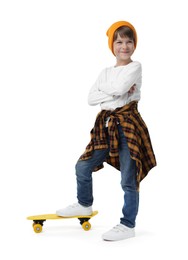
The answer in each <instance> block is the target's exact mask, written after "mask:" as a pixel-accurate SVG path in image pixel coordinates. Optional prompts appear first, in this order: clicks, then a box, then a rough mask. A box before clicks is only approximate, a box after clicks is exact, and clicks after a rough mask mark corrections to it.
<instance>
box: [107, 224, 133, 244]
mask: <svg viewBox="0 0 188 260" xmlns="http://www.w3.org/2000/svg"><path fill="white" fill-rule="evenodd" d="M134 236H135V230H134V228H129V227H127V226H125V225H123V224H118V225H117V226H115V227H114V228H112V229H111V230H109V231H108V232H106V233H104V234H103V235H102V239H103V240H106V241H118V240H123V239H127V238H131V237H134Z"/></svg>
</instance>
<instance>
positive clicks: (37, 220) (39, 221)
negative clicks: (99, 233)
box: [27, 211, 98, 233]
mask: <svg viewBox="0 0 188 260" xmlns="http://www.w3.org/2000/svg"><path fill="white" fill-rule="evenodd" d="M97 214H98V211H93V213H92V214H91V215H89V216H73V217H59V216H57V215H56V214H44V215H35V216H30V217H27V219H29V220H33V230H34V232H35V233H40V232H42V227H43V223H44V221H46V220H47V219H51V220H52V219H69V218H77V219H78V220H79V221H80V225H81V226H82V228H83V229H84V230H85V231H88V230H90V228H91V224H90V223H89V220H90V218H92V217H94V216H95V215H97Z"/></svg>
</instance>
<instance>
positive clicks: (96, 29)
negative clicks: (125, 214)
mask: <svg viewBox="0 0 188 260" xmlns="http://www.w3.org/2000/svg"><path fill="white" fill-rule="evenodd" d="M118 20H127V21H129V22H131V23H132V24H133V25H134V26H135V28H136V30H137V33H138V47H137V49H136V51H135V53H134V55H133V59H134V60H138V61H140V62H141V63H142V66H143V85H142V99H141V101H140V103H139V110H140V112H141V114H142V116H143V118H144V120H145V121H146V123H147V125H148V128H149V131H150V135H151V139H152V143H153V148H154V151H155V154H156V158H157V162H158V166H157V167H155V168H154V169H153V170H152V171H151V172H150V173H149V175H148V177H147V178H146V179H145V180H144V181H143V182H142V184H141V192H140V209H139V214H138V218H137V226H136V232H137V236H136V238H134V239H130V240H127V241H120V242H115V243H108V242H104V241H102V240H101V235H102V233H103V232H106V231H107V230H108V229H109V228H111V227H112V226H114V225H116V224H117V223H118V222H119V218H120V216H121V207H122V205H123V193H122V191H121V188H120V176H119V172H118V171H115V170H114V169H112V168H110V167H109V166H108V165H105V168H104V169H103V170H101V171H99V172H97V173H95V175H94V196H95V201H94V206H93V207H94V209H97V210H99V214H98V215H97V216H96V217H95V218H93V219H92V220H91V224H92V230H90V231H88V232H85V231H83V230H82V229H81V227H80V225H79V223H78V222H77V220H75V219H74V220H66V221H51V222H50V221H48V222H46V223H45V225H44V232H43V233H41V234H35V233H34V232H33V230H32V226H31V224H32V223H31V221H28V220H26V217H27V216H29V215H34V214H43V213H54V212H55V211H56V209H59V208H61V207H64V206H66V205H67V204H69V203H72V202H75V200H76V199H75V198H76V182H75V175H74V172H75V171H74V166H75V163H76V161H77V159H78V157H79V156H80V155H81V153H82V152H83V151H84V149H85V146H86V144H87V143H88V141H89V137H90V136H89V131H90V129H91V128H92V126H93V122H94V120H95V116H96V113H97V112H98V111H99V110H100V107H89V106H88V104H87V95H88V91H89V89H90V87H91V86H92V84H93V83H94V81H95V80H96V77H97V76H98V74H99V72H100V71H101V70H102V69H103V68H104V67H106V66H111V65H113V64H114V63H115V59H114V56H113V55H112V54H111V52H110V50H109V49H108V45H107V37H106V35H105V33H106V30H107V29H108V27H109V26H110V25H111V24H112V23H114V22H116V21H118ZM187 23H188V19H187V8H186V1H185V0H184V1H183V0H179V1H174V0H169V1H168V0H165V1H162V0H161V1H159V0H158V1H150V0H142V1H140V0H132V1H125V0H116V1H103V0H101V1H88V0H79V1H77V0H69V1H57V0H53V1H52V0H51V1H50V0H32V1H29V0H22V1H21V0H15V1H10V0H1V2H0V176H1V181H0V202H1V203H0V211H1V215H0V220H1V228H0V238H1V250H0V255H2V256H1V259H12V258H15V257H17V258H19V259H20V260H22V259H24V260H25V259H27V260H30V259H37V260H38V259H45V258H47V259H48V258H49V259H50V258H54V259H63V258H65V257H66V258H68V259H73V257H76V258H77V259H88V258H90V259H96V258H97V257H100V258H101V259H102V258H103V257H111V258H112V259H113V258H116V259H117V257H118V258H126V259H138V257H139V258H141V259H161V258H164V259H165V258H168V259H170V257H174V259H175V258H176V259H177V258H178V259H187V257H188V254H187V249H186V245H187V232H188V226H187V217H188V214H187V198H188V194H187V180H188V178H187V174H188V170H187V164H186V161H187V145H188V142H187V131H188V129H187V125H185V124H186V121H187V96H186V89H187V54H188V52H187V46H188V37H187ZM87 249H88V250H87Z"/></svg>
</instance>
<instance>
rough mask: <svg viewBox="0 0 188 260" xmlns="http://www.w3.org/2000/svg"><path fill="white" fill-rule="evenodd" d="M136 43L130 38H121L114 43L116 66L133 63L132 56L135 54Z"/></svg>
mask: <svg viewBox="0 0 188 260" xmlns="http://www.w3.org/2000/svg"><path fill="white" fill-rule="evenodd" d="M134 50H135V47H134V41H133V40H131V39H129V38H128V37H123V38H122V37H120V35H118V37H117V39H116V40H115V41H114V43H113V51H114V54H115V56H116V59H117V64H116V66H122V65H127V64H128V63H130V62H131V56H132V54H133V53H134Z"/></svg>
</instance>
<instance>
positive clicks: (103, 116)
mask: <svg viewBox="0 0 188 260" xmlns="http://www.w3.org/2000/svg"><path fill="white" fill-rule="evenodd" d="M137 104H138V102H137V101H132V102H130V103H129V104H128V105H125V106H123V107H121V108H116V109H115V110H113V111H109V110H102V111H101V112H100V113H99V114H98V115H97V118H96V121H95V124H94V128H93V129H92V130H91V140H90V142H89V144H88V145H87V147H86V150H85V152H84V153H83V154H82V155H81V157H80V158H79V160H87V159H89V158H91V157H92V153H93V151H94V150H97V149H108V148H109V154H108V156H107V158H106V160H105V162H106V163H108V164H110V165H111V166H113V167H115V168H116V169H117V170H120V163H119V152H118V128H117V125H118V124H120V125H121V127H122V129H123V132H124V135H125V137H126V140H127V144H128V147H129V150H130V156H131V158H132V159H133V160H135V161H136V166H137V184H138V187H139V183H140V181H141V180H143V179H144V178H145V176H146V175H147V174H148V172H149V171H150V170H151V169H152V168H153V167H154V166H156V159H155V155H154V152H153V148H152V144H151V140H150V136H149V132H148V129H147V126H146V124H145V122H144V121H143V119H142V117H141V115H140V114H139V112H138V110H137ZM107 119H110V120H109V122H108V128H106V120H107ZM125 160H126V158H125ZM101 168H103V164H101V165H98V166H97V167H96V168H95V169H94V171H97V170H99V169H101Z"/></svg>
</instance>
